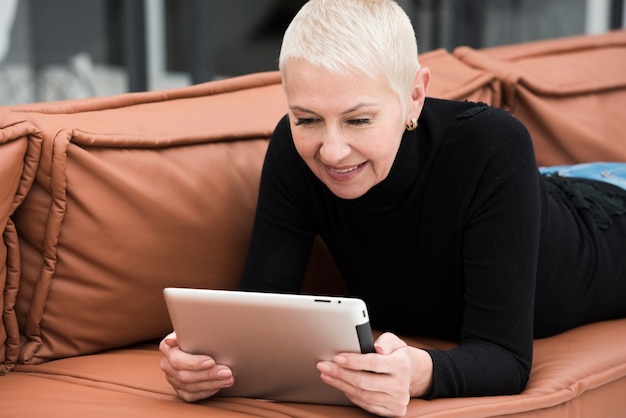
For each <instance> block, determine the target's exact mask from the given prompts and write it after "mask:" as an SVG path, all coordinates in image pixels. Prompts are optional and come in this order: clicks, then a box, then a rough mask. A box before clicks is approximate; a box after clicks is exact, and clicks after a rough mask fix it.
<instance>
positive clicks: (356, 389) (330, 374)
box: [317, 333, 433, 417]
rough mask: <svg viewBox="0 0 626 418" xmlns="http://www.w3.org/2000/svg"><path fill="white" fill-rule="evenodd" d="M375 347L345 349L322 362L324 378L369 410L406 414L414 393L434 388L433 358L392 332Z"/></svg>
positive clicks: (383, 414) (322, 375)
mask: <svg viewBox="0 0 626 418" xmlns="http://www.w3.org/2000/svg"><path fill="white" fill-rule="evenodd" d="M374 347H375V348H376V353H372V354H354V353H342V354H338V355H337V356H335V357H334V358H333V361H323V362H320V363H318V365H317V368H318V370H319V371H320V373H321V378H322V380H323V381H324V382H326V383H327V384H329V385H331V386H333V387H335V388H337V389H339V390H341V391H342V392H344V393H345V394H346V396H347V397H348V399H350V401H352V402H353V403H354V404H355V405H358V406H360V407H361V408H363V409H365V410H366V411H369V412H371V413H374V414H377V415H382V416H390V417H391V416H402V415H404V414H406V411H407V406H408V404H409V400H410V399H411V397H413V396H422V395H425V394H427V393H428V392H429V391H430V390H431V386H432V369H433V364H432V359H431V358H430V356H429V355H428V353H427V352H426V351H424V350H420V349H418V348H415V347H409V346H408V345H407V344H406V343H405V342H404V341H402V340H401V339H400V338H398V337H397V336H395V335H394V334H391V333H385V334H382V335H381V336H380V337H379V338H378V339H377V340H376V342H375V343H374Z"/></svg>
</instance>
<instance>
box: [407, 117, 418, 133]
mask: <svg viewBox="0 0 626 418" xmlns="http://www.w3.org/2000/svg"><path fill="white" fill-rule="evenodd" d="M415 129H417V118H411V124H410V125H407V127H406V130H407V131H414V130H415Z"/></svg>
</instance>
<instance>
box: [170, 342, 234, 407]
mask: <svg viewBox="0 0 626 418" xmlns="http://www.w3.org/2000/svg"><path fill="white" fill-rule="evenodd" d="M159 350H161V354H162V355H163V357H161V370H163V372H164V373H165V378H166V379H167V381H168V382H169V384H170V385H172V387H173V388H174V390H176V393H178V396H180V398H181V399H183V400H184V401H185V402H196V401H199V400H201V399H206V398H209V397H211V396H213V395H215V394H216V393H217V392H219V390H220V389H223V388H227V387H230V386H232V385H233V384H234V383H235V379H234V377H233V373H232V371H231V370H230V368H228V367H227V366H224V365H219V364H216V363H215V360H213V358H211V357H209V356H204V355H196V354H189V353H185V352H184V351H182V350H181V349H180V347H179V346H178V339H177V338H176V333H174V332H173V333H171V334H169V335H167V336H166V337H165V338H163V340H162V341H161V343H160V344H159Z"/></svg>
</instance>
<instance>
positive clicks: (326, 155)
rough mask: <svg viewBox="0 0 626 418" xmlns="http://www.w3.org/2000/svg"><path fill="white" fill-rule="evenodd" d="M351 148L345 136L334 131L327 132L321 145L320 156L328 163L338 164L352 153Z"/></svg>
mask: <svg viewBox="0 0 626 418" xmlns="http://www.w3.org/2000/svg"><path fill="white" fill-rule="evenodd" d="M350 151H351V148H350V145H349V144H348V142H347V141H346V140H345V138H342V136H341V135H340V134H339V133H337V132H334V131H329V132H327V135H326V136H325V137H324V139H323V140H322V144H321V146H320V150H319V153H320V157H321V159H322V161H323V162H324V163H326V164H337V163H339V162H341V161H342V160H343V159H344V158H345V157H347V156H348V155H349V154H350Z"/></svg>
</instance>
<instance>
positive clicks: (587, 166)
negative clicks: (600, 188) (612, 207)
mask: <svg viewBox="0 0 626 418" xmlns="http://www.w3.org/2000/svg"><path fill="white" fill-rule="evenodd" d="M539 171H540V172H541V173H542V174H553V173H555V174H558V175H560V176H561V177H575V178H583V179H590V180H597V181H603V182H605V183H610V184H613V185H614V186H617V187H621V188H622V189H624V190H626V163H605V162H601V163H583V164H575V165H561V166H551V167H540V168H539Z"/></svg>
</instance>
